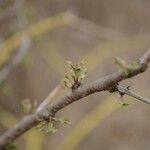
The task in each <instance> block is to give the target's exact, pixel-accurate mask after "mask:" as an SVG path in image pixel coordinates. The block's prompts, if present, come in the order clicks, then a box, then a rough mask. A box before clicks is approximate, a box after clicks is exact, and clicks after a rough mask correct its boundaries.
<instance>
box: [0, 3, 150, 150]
mask: <svg viewBox="0 0 150 150" xmlns="http://www.w3.org/2000/svg"><path fill="white" fill-rule="evenodd" d="M149 14H150V1H149V0H132V1H130V0H126V1H124V0H113V1H112V0H82V1H81V0H44V1H42V0H0V135H1V134H2V133H4V132H5V131H6V130H7V129H8V128H11V127H12V126H13V125H14V124H15V123H16V122H17V121H18V120H19V119H21V118H22V117H23V116H24V115H25V114H26V113H25V112H24V111H23V108H22V102H24V101H25V100H26V101H29V102H30V103H37V104H40V103H41V102H42V101H43V100H44V99H45V98H46V97H47V95H48V94H49V93H50V91H51V90H52V89H54V88H55V87H56V86H57V85H58V84H59V83H60V82H61V80H62V78H63V76H64V73H65V72H66V60H71V61H73V62H81V61H82V60H84V61H87V62H88V64H87V68H88V74H87V77H86V79H85V80H84V83H83V84H88V83H90V82H92V81H95V80H97V79H99V78H101V77H104V76H105V75H107V74H110V73H112V72H114V71H115V70H116V66H115V64H114V58H115V57H117V56H119V57H121V58H123V59H125V60H126V61H128V62H131V61H134V60H136V59H137V58H138V57H140V56H141V55H142V54H143V53H144V52H145V51H146V50H147V49H148V48H149V47H150V17H149ZM149 77H150V69H149V70H148V71H146V72H145V73H143V74H140V75H138V76H136V77H134V78H132V79H129V80H126V81H124V82H122V83H121V84H122V85H125V86H128V85H130V84H131V89H132V90H133V91H135V92H136V93H138V94H140V95H143V96H144V97H147V98H149V97H150V92H149V89H150V80H149ZM65 92H67V89H66V90H63V91H60V92H59V93H58V94H57V95H56V96H55V98H54V99H52V101H55V100H56V98H57V97H58V96H61V95H63V94H64V93H65ZM118 98H119V95H117V94H114V93H113V94H110V93H108V92H101V93H96V94H94V95H91V96H88V97H86V98H84V99H82V100H80V101H77V102H75V103H73V104H72V105H70V106H68V107H66V108H65V109H63V110H62V111H60V112H59V113H58V114H57V116H63V117H65V118H67V119H69V120H70V121H71V125H62V124H56V125H55V126H56V128H57V129H58V131H57V132H56V133H55V134H47V133H44V132H40V131H37V130H36V129H35V128H33V129H32V130H30V131H28V132H27V133H25V134H24V135H23V136H21V137H20V138H19V139H17V141H15V143H16V144H17V147H18V149H20V150H91V149H93V150H101V149H102V150H149V149H150V119H149V116H150V108H149V106H147V105H146V104H142V103H140V102H137V101H136V100H134V99H133V98H130V97H128V96H125V97H124V100H125V101H126V102H128V103H129V104H130V105H129V107H127V108H122V107H121V105H120V104H119V103H118V101H117V100H118Z"/></svg>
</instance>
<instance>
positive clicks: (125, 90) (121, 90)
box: [117, 85, 150, 105]
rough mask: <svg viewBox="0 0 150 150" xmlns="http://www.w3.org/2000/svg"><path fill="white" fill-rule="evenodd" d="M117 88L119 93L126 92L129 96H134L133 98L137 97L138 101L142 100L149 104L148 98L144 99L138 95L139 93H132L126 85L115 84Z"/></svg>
mask: <svg viewBox="0 0 150 150" xmlns="http://www.w3.org/2000/svg"><path fill="white" fill-rule="evenodd" d="M117 89H118V92H120V93H122V94H126V95H128V96H131V97H133V98H135V99H137V100H139V101H141V102H144V103H146V104H149V105H150V100H149V99H146V98H144V97H142V96H140V95H138V94H136V93H134V92H133V91H131V90H129V89H128V88H126V87H123V86H121V85H118V86H117Z"/></svg>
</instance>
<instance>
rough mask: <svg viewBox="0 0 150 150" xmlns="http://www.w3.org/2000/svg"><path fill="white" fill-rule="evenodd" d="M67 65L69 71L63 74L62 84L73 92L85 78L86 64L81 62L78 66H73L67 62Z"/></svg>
mask: <svg viewBox="0 0 150 150" xmlns="http://www.w3.org/2000/svg"><path fill="white" fill-rule="evenodd" d="M67 64H68V66H69V70H68V72H67V73H66V74H65V77H64V79H63V83H64V85H65V87H67V88H71V89H72V90H75V89H77V88H78V87H79V86H80V85H81V81H82V80H83V79H84V78H85V76H86V74H87V68H86V64H87V63H86V62H85V61H83V62H81V63H78V64H73V63H72V62H71V61H67Z"/></svg>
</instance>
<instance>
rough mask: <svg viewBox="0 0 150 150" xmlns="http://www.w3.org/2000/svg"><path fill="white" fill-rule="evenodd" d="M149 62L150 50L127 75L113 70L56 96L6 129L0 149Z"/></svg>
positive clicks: (135, 73)
mask: <svg viewBox="0 0 150 150" xmlns="http://www.w3.org/2000/svg"><path fill="white" fill-rule="evenodd" d="M149 62H150V50H148V51H147V52H146V53H145V54H144V55H143V56H142V57H141V58H140V59H139V67H136V68H135V69H132V70H131V71H130V73H129V74H128V75H126V74H125V73H124V72H123V71H119V72H115V73H113V74H110V75H108V76H106V77H104V78H102V79H100V80H98V81H96V82H93V83H91V84H89V85H86V86H81V87H79V88H78V89H77V90H75V91H74V92H69V93H68V94H66V95H65V96H63V97H60V98H58V99H57V100H56V101H55V102H53V103H51V104H49V105H44V107H42V109H40V111H35V112H34V113H33V114H31V115H28V116H25V117H24V118H23V119H22V120H20V121H19V122H18V123H17V124H16V125H15V126H14V127H13V128H11V129H9V130H8V131H6V132H5V133H4V134H3V135H2V136H1V137H0V149H2V148H4V147H5V146H6V145H7V144H9V143H11V142H13V141H14V140H15V139H17V138H18V137H19V136H21V135H22V134H23V133H24V132H26V131H27V130H29V129H30V128H32V127H33V126H35V125H37V124H38V123H39V122H40V120H41V119H48V118H49V117H53V116H55V114H56V113H57V112H58V111H59V110H61V109H63V108H64V107H66V106H68V105H69V104H71V103H73V102H75V101H77V100H79V99H81V98H83V97H86V96H88V95H90V94H93V93H96V92H100V91H106V90H108V91H109V90H110V88H112V87H113V86H114V85H115V84H116V83H118V82H120V81H122V80H124V79H127V78H131V77H133V76H136V75H138V74H139V73H142V72H144V71H145V70H146V69H147V67H148V63H149ZM39 107H40V106H39Z"/></svg>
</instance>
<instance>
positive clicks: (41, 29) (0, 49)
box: [0, 12, 74, 68]
mask: <svg viewBox="0 0 150 150" xmlns="http://www.w3.org/2000/svg"><path fill="white" fill-rule="evenodd" d="M73 20H74V16H71V15H70V13H67V12H66V13H62V14H58V15H56V16H53V17H50V18H48V19H45V20H42V21H40V22H38V23H36V24H33V25H31V26H29V27H27V28H26V29H25V30H23V31H21V32H18V33H16V34H15V35H13V36H12V37H10V38H9V39H8V40H6V41H5V42H3V43H2V44H1V45H0V68H2V67H3V66H4V65H5V64H7V63H8V61H9V60H10V59H11V57H12V55H13V54H15V53H16V49H17V48H18V47H19V46H20V45H21V43H22V39H23V38H24V37H25V36H29V37H31V38H34V37H37V36H41V34H43V33H46V32H48V31H51V30H54V29H56V28H58V27H61V26H63V25H67V24H69V23H71V22H72V21H73Z"/></svg>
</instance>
